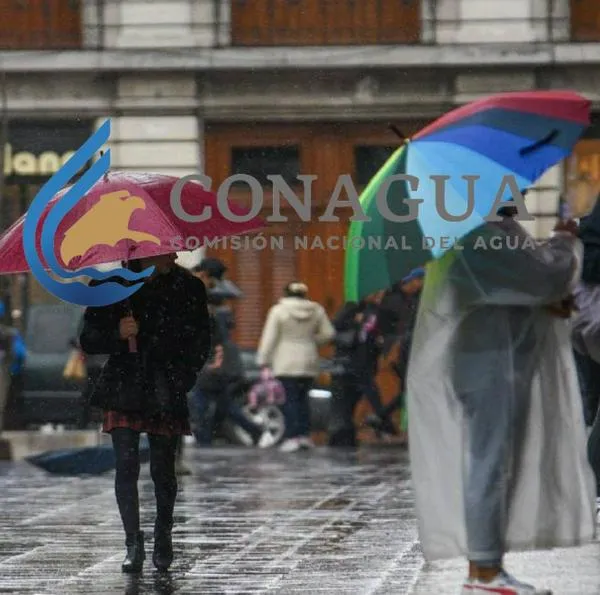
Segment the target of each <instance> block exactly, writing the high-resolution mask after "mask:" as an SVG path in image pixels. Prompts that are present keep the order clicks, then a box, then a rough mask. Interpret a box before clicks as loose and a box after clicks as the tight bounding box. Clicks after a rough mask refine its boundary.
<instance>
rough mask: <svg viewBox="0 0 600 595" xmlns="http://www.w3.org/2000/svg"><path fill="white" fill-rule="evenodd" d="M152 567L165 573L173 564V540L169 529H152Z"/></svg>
mask: <svg viewBox="0 0 600 595" xmlns="http://www.w3.org/2000/svg"><path fill="white" fill-rule="evenodd" d="M152 562H153V563H154V566H156V568H157V569H158V570H160V571H161V572H165V571H167V570H168V569H169V567H170V566H171V563H172V562H173V540H172V538H171V529H168V528H164V527H161V528H159V527H156V528H155V529H154V552H153V554H152Z"/></svg>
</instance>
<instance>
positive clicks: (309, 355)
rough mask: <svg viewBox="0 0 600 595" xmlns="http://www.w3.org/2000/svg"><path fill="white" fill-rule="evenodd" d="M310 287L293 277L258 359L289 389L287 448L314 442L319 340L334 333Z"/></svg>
mask: <svg viewBox="0 0 600 595" xmlns="http://www.w3.org/2000/svg"><path fill="white" fill-rule="evenodd" d="M307 296H308V287H307V286H306V285H305V284H304V283H300V282H297V281H296V282H293V283H290V284H288V285H287V286H286V287H285V290H284V297H283V298H281V299H280V300H279V302H278V303H277V304H275V305H274V306H273V307H272V308H271V309H270V310H269V313H268V315H267V320H266V322H265V325H264V327H263V331H262V335H261V338H260V343H259V346H258V353H257V363H258V365H259V366H261V367H268V368H270V369H271V370H272V371H273V374H274V376H275V377H276V378H277V379H278V380H279V381H280V382H281V383H282V385H283V387H284V389H285V395H286V397H285V404H284V405H283V414H284V417H285V424H286V430H285V439H284V442H283V443H282V445H281V450H282V451H283V452H293V451H296V450H298V449H300V448H312V447H313V446H314V444H313V442H312V440H311V438H310V407H309V399H308V391H309V390H310V388H311V385H312V383H313V382H314V381H315V378H316V377H317V376H318V375H319V372H320V368H319V346H321V345H325V344H326V343H328V342H329V341H331V340H332V339H333V337H334V336H335V329H334V328H333V326H332V324H331V322H330V321H329V318H328V317H327V313H326V312H325V309H324V308H323V306H321V305H320V304H318V303H317V302H313V301H311V300H309V299H308V297H307Z"/></svg>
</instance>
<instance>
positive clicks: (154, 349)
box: [79, 254, 210, 572]
mask: <svg viewBox="0 0 600 595" xmlns="http://www.w3.org/2000/svg"><path fill="white" fill-rule="evenodd" d="M175 258H176V256H175V255H174V254H173V255H164V256H157V257H153V258H148V259H140V260H139V261H132V262H131V263H130V268H132V269H133V270H143V269H145V268H146V267H148V266H151V265H154V266H155V271H154V273H153V276H152V277H151V278H150V279H148V280H147V281H146V283H145V284H144V285H143V286H142V287H141V289H139V290H138V291H137V292H136V293H134V294H133V295H132V296H131V297H130V298H129V299H128V300H125V301H123V302H118V303H116V304H111V305H108V306H104V307H89V308H87V309H86V311H85V314H84V323H83V330H82V332H81V335H80V339H79V340H80V344H81V347H82V349H83V351H84V352H85V353H87V354H106V355H109V356H110V357H109V359H108V361H107V363H106V365H105V366H104V368H103V370H102V372H101V374H100V377H99V378H98V380H97V382H96V383H95V386H94V389H93V391H92V394H91V402H90V404H91V405H92V406H93V407H98V408H100V409H102V410H103V412H104V424H103V431H104V432H107V433H110V434H111V438H112V442H113V448H114V451H115V457H116V476H115V492H116V498H117V504H118V506H119V512H120V515H121V519H122V521H123V527H124V529H125V534H126V539H125V543H126V547H127V555H126V558H125V560H124V562H123V565H122V570H123V572H139V571H140V570H141V568H142V565H143V561H144V559H145V553H144V534H143V532H142V531H140V513H139V500H138V489H137V481H138V477H139V470H140V460H139V436H140V433H141V432H146V433H147V434H148V438H149V442H150V473H151V476H152V480H153V482H154V486H155V494H156V505H157V506H156V508H157V515H156V522H155V525H154V553H153V557H152V560H153V562H154V565H155V566H156V567H157V568H158V569H159V570H166V569H168V568H169V566H170V565H171V562H172V560H173V547H172V541H171V530H172V527H173V508H174V505H175V498H176V495H177V479H176V475H175V453H176V449H177V443H178V441H179V440H180V438H181V436H182V435H184V434H190V433H191V432H190V426H189V414H188V408H187V400H186V395H187V392H188V391H189V390H190V389H191V388H192V386H193V385H194V382H195V380H196V374H197V373H198V372H199V371H200V370H201V369H202V367H203V366H204V363H205V362H206V359H207V357H208V354H209V351H210V327H209V315H208V309H207V299H206V289H205V287H204V284H203V283H202V281H200V280H199V279H197V278H196V277H194V276H193V275H191V274H190V273H188V272H187V271H186V270H185V269H182V268H181V267H178V266H176V265H175V262H174V261H175ZM132 337H133V338H134V339H135V342H136V343H137V352H134V353H131V352H130V350H129V339H130V338H132Z"/></svg>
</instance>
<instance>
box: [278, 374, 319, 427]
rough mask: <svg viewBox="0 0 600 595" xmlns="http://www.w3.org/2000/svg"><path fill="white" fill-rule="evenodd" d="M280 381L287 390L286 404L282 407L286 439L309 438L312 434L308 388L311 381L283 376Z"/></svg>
mask: <svg viewBox="0 0 600 595" xmlns="http://www.w3.org/2000/svg"><path fill="white" fill-rule="evenodd" d="M279 380H280V381H281V384H283V388H284V390H285V402H284V404H283V406H282V411H283V415H284V417H285V438H298V437H300V436H308V435H309V433H310V408H309V403H308V387H309V386H310V382H311V379H307V378H302V377H298V378H296V377H291V376H282V377H280V378H279Z"/></svg>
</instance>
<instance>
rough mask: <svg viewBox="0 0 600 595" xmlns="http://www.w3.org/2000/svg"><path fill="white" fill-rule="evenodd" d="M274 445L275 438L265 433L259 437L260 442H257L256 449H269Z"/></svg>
mask: <svg viewBox="0 0 600 595" xmlns="http://www.w3.org/2000/svg"><path fill="white" fill-rule="evenodd" d="M274 444H275V438H274V437H273V434H270V433H269V432H265V433H264V434H263V435H262V436H261V437H260V440H259V441H258V444H257V445H256V446H258V448H271V446H274Z"/></svg>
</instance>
